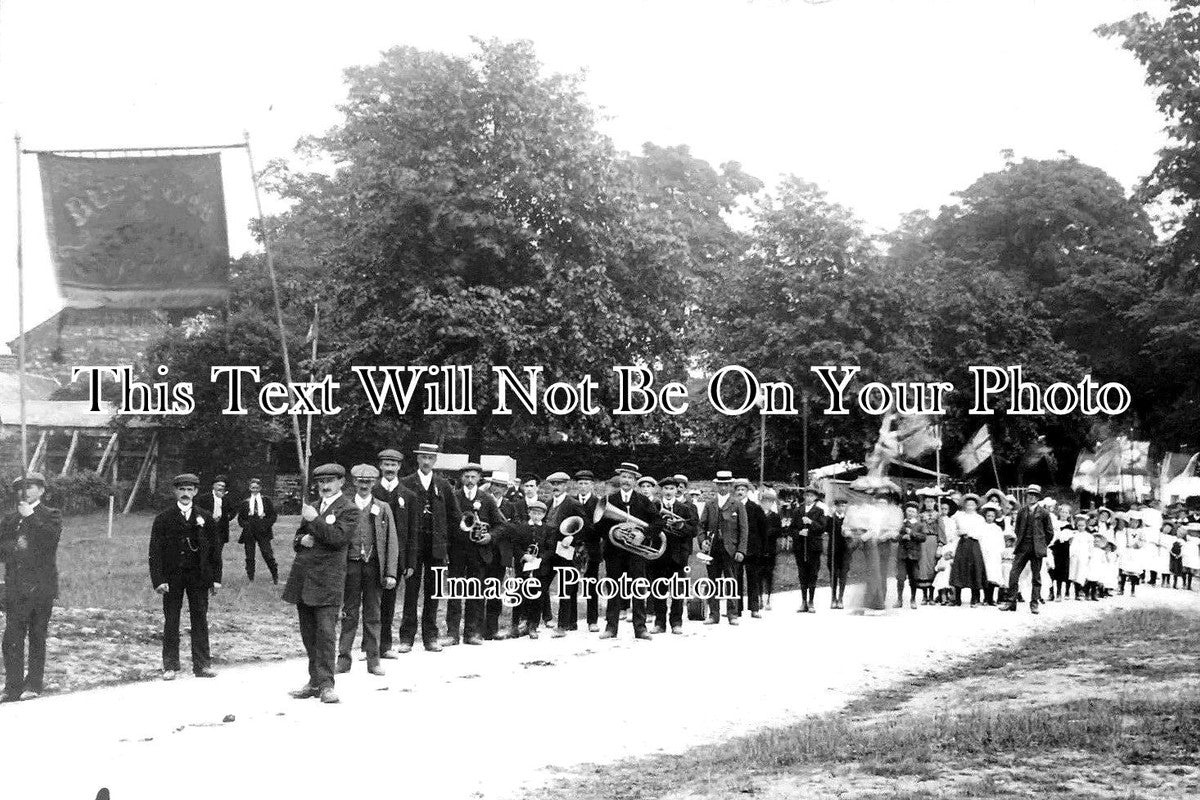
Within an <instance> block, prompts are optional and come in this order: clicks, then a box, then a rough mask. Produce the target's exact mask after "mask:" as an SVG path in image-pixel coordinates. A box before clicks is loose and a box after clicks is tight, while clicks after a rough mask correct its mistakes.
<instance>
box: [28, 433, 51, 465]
mask: <svg viewBox="0 0 1200 800" xmlns="http://www.w3.org/2000/svg"><path fill="white" fill-rule="evenodd" d="M46 436H47V431H42V435H41V436H39V437H38V443H37V447H35V448H34V450H33V458H31V459H30V460H29V465H28V469H29V470H30V471H32V472H36V471H37V465H38V462H39V461H41V460H42V458H43V456H44V455H45V453H46V446H47V445H46Z"/></svg>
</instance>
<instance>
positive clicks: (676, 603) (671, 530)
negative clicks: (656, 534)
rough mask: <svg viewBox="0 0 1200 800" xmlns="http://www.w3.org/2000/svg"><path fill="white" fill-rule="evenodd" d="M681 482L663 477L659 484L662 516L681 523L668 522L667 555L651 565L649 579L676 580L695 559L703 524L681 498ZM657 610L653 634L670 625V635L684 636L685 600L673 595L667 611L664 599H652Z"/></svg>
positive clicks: (665, 533)
mask: <svg viewBox="0 0 1200 800" xmlns="http://www.w3.org/2000/svg"><path fill="white" fill-rule="evenodd" d="M679 487H680V481H679V478H678V477H668V478H663V479H662V480H661V481H659V483H658V489H659V501H660V505H659V514H660V515H661V516H662V518H663V519H664V520H669V519H671V515H675V516H678V517H680V518H682V522H675V523H672V522H665V523H664V526H663V533H664V535H665V536H666V537H667V552H665V553H663V555H662V558H658V559H655V560H654V561H651V562H650V565H649V567H650V580H651V581H654V580H657V579H660V578H661V579H663V581H664V582H666V581H670V580H671V579H672V578H673V577H675V576H678V577H680V578H683V577H684V576H685V573H684V568H685V567H687V565H688V559H690V558H691V557H692V541H693V540H694V539H695V538H696V530H697V528H698V527H699V524H700V521H699V519H697V517H696V508H695V506H693V505H692V504H691V503H688V502H686V501H684V500H681V499H680V498H679ZM651 606H652V610H653V611H654V632H655V633H666V632H667V622H668V621H669V622H670V624H671V633H674V634H682V633H683V598H682V597H679V596H676V595H674V594H672V596H671V601H670V610H669V611H668V603H667V598H666V597H665V596H663V597H658V596H653V599H652V600H651Z"/></svg>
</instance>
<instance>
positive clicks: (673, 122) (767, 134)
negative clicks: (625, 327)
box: [0, 0, 1165, 350]
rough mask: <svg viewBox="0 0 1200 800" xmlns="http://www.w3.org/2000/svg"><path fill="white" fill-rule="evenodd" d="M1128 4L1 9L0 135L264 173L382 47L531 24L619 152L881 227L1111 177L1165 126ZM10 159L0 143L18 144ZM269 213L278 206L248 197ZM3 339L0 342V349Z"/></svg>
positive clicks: (12, 300)
mask: <svg viewBox="0 0 1200 800" xmlns="http://www.w3.org/2000/svg"><path fill="white" fill-rule="evenodd" d="M1164 8H1165V4H1164V3H1163V2H1133V1H1132V0H826V1H825V2H816V1H815V0H808V1H805V0H653V1H652V0H599V1H591V0H589V1H588V2H584V1H582V0H574V1H568V0H555V1H554V2H541V1H540V0H537V1H535V0H530V1H529V2H525V1H523V0H522V1H517V0H512V1H509V0H425V1H424V2H409V1H408V0H391V1H390V2H368V1H367V0H339V1H338V2H336V3H329V2H323V3H315V2H302V1H298V0H290V1H289V2H280V1H278V0H239V1H238V2H232V1H231V0H205V2H203V3H199V2H193V3H180V2H162V0H154V1H153V2H149V1H147V2H142V1H141V0H138V1H133V0H129V1H126V0H105V2H95V0H0V134H3V137H4V141H5V142H9V141H11V138H10V137H11V136H13V135H15V134H16V133H18V132H19V133H20V135H21V136H22V146H23V147H25V148H27V149H49V148H84V147H138V146H168V145H203V144H218V143H232V142H238V141H241V140H242V134H243V131H249V132H250V134H251V141H252V144H253V148H254V158H255V162H256V166H259V167H260V168H261V166H262V165H263V164H265V163H266V162H267V160H269V159H274V158H288V157H290V156H291V155H292V153H293V148H294V147H295V144H296V142H297V140H298V139H299V138H300V137H302V136H305V135H308V134H314V133H321V132H323V131H325V130H327V129H328V128H329V127H331V126H333V125H335V124H336V123H337V122H338V114H337V111H336V108H335V106H336V105H337V104H338V103H339V102H340V101H341V100H342V99H343V97H344V86H343V84H342V70H343V69H344V68H345V67H347V66H351V65H359V64H370V63H374V62H375V61H377V60H378V56H379V53H380V52H381V51H383V50H385V49H387V48H389V47H392V46H395V45H400V44H406V45H412V46H415V47H419V48H424V49H431V50H441V51H446V52H454V53H466V52H469V51H470V50H471V49H472V43H471V37H473V36H477V37H484V38H488V37H498V38H501V39H505V40H511V39H529V40H531V41H532V42H533V43H534V44H535V46H536V50H537V53H538V55H539V57H540V58H541V59H542V61H543V62H544V64H545V66H546V68H547V69H548V70H551V71H556V72H574V71H577V70H580V69H584V70H586V73H587V79H586V82H585V90H586V92H587V95H588V97H589V99H590V101H591V102H592V104H593V105H595V106H597V107H599V108H600V109H601V110H602V113H603V115H604V118H603V120H602V122H601V126H602V129H603V130H604V131H605V132H606V133H607V134H608V135H609V136H611V137H612V139H613V140H614V142H615V143H616V145H617V146H618V147H619V148H620V149H622V150H627V151H637V150H639V149H640V147H641V145H642V143H644V142H647V141H652V142H654V143H656V144H659V145H676V144H687V145H689V146H690V147H691V149H692V152H693V153H694V154H695V155H697V156H699V157H701V158H704V159H706V160H708V161H710V162H711V163H712V164H714V165H717V164H719V163H722V162H724V161H729V160H734V161H739V162H741V163H742V164H743V166H744V167H745V169H746V170H747V171H748V172H750V173H751V174H753V175H756V176H757V177H759V178H761V179H762V180H764V181H765V182H766V183H767V184H768V185H771V184H774V183H775V182H776V181H777V180H778V179H779V178H780V177H781V176H784V175H787V174H795V175H798V176H800V177H802V178H805V179H807V180H811V181H815V182H816V183H818V184H819V185H821V186H822V187H823V188H824V189H825V190H826V191H827V192H828V193H829V195H830V197H831V198H832V199H833V200H836V201H837V202H840V203H842V204H844V205H847V206H849V207H850V208H852V209H853V210H854V211H855V212H856V213H857V215H858V216H859V218H860V219H862V220H863V221H864V223H865V224H866V225H867V227H868V229H870V230H872V231H876V232H882V231H885V230H889V229H891V228H893V227H895V225H896V224H897V222H898V221H899V218H900V215H901V214H903V213H905V212H908V211H911V210H914V209H928V210H931V211H936V209H937V208H939V207H940V206H941V205H943V204H946V203H949V202H952V201H953V193H954V192H955V191H957V190H961V189H964V188H966V187H967V186H969V185H970V184H971V183H972V182H973V181H974V180H975V179H976V178H978V177H979V176H980V175H982V174H984V173H985V172H989V171H993V170H996V169H1000V168H1001V167H1003V164H1004V159H1003V157H1002V156H1001V151H1003V150H1006V149H1010V150H1012V151H1014V152H1015V154H1016V156H1017V157H1018V158H1020V157H1033V158H1051V157H1054V156H1055V155H1057V154H1058V153H1059V152H1060V151H1065V152H1067V153H1070V154H1072V155H1075V156H1076V157H1078V158H1079V159H1081V160H1083V161H1085V162H1087V163H1090V164H1094V165H1096V166H1098V167H1101V168H1102V169H1104V170H1106V171H1107V172H1109V173H1110V174H1111V175H1113V176H1114V177H1115V178H1116V179H1117V180H1118V181H1120V183H1121V184H1122V185H1124V186H1125V187H1126V188H1132V187H1133V186H1134V185H1135V184H1136V182H1137V181H1138V179H1139V178H1141V177H1142V176H1144V175H1145V174H1146V173H1147V172H1149V171H1150V169H1151V168H1152V167H1153V165H1154V162H1155V159H1156V156H1155V154H1156V151H1157V150H1158V149H1159V148H1160V147H1162V145H1163V144H1164V142H1165V138H1164V135H1163V132H1162V129H1163V125H1164V120H1163V118H1162V117H1161V116H1160V115H1159V114H1158V112H1157V109H1156V108H1155V106H1154V97H1153V93H1152V91H1151V90H1150V89H1149V88H1148V87H1146V86H1145V84H1144V79H1145V73H1144V71H1143V69H1142V67H1141V66H1140V65H1139V64H1138V63H1137V62H1136V61H1134V59H1133V57H1132V56H1131V55H1130V54H1128V53H1127V52H1125V51H1123V50H1121V49H1120V47H1119V45H1118V44H1117V42H1115V41H1110V40H1105V39H1101V38H1100V37H1098V36H1097V35H1096V34H1095V33H1094V29H1095V27H1096V26H1097V25H1099V24H1102V23H1105V22H1112V21H1116V20H1119V19H1122V18H1125V17H1127V16H1129V15H1131V14H1133V13H1136V12H1138V11H1143V10H1145V11H1150V12H1154V13H1161V12H1162V10H1163V9H1164ZM11 152H12V151H11V150H10V153H11ZM15 166H16V157H15V155H10V156H8V157H3V156H0V187H3V189H0V195H2V196H0V254H2V255H0V342H3V341H8V340H9V339H11V338H13V337H14V336H16V334H17V331H18V326H17V275H16V272H17V270H16V228H17V226H16V205H17V204H16V199H15V191H14V190H13V188H12V187H13V186H14V177H15ZM223 170H224V178H225V197H226V208H227V218H228V221H229V234H230V246H231V251H232V253H233V254H234V255H239V254H241V253H243V252H245V251H246V250H249V249H252V248H253V247H254V244H253V242H252V241H251V240H250V237H249V235H248V233H247V224H248V221H249V220H250V218H251V216H252V214H253V211H254V197H253V193H252V190H251V184H250V177H249V171H248V168H247V164H246V158H245V153H244V151H241V150H233V151H229V152H227V153H226V154H225V155H224V156H223ZM22 182H23V192H22V194H23V201H22V203H21V208H22V210H23V214H24V224H23V226H22V228H23V231H24V255H25V257H24V263H25V273H26V277H25V299H26V308H25V322H26V327H27V328H29V327H32V326H33V325H36V324H37V323H39V322H41V321H42V320H44V319H45V318H46V317H48V316H50V315H51V314H53V313H54V312H55V311H57V310H58V309H59V308H60V307H61V302H60V301H59V298H58V292H57V287H56V283H55V280H54V275H53V269H52V267H51V265H50V260H49V255H48V249H47V245H46V234H45V227H44V223H43V219H42V205H41V195H40V192H41V189H40V186H39V185H38V180H37V162H36V159H35V157H33V156H26V157H25V158H24V159H23V160H22ZM264 203H265V205H266V208H267V211H268V213H269V212H270V211H271V210H278V209H279V208H280V206H279V205H278V203H276V202H275V201H274V200H273V199H272V198H270V197H266V198H264ZM2 349H3V345H2V344H0V350H2Z"/></svg>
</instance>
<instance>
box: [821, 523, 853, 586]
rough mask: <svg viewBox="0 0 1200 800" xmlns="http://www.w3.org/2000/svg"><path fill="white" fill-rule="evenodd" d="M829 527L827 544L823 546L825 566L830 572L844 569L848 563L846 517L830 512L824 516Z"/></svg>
mask: <svg viewBox="0 0 1200 800" xmlns="http://www.w3.org/2000/svg"><path fill="white" fill-rule="evenodd" d="M825 522H826V527H828V529H829V546H828V547H827V548H825V552H826V556H825V566H826V567H827V568H828V569H829V572H830V574H833V573H834V572H837V571H839V570H843V569H846V568H847V567H848V566H849V564H850V561H849V559H850V540H849V539H847V538H846V532H845V528H846V518H845V517H839V516H838V515H837V514H831V515H829V516H828V517H826V518H825Z"/></svg>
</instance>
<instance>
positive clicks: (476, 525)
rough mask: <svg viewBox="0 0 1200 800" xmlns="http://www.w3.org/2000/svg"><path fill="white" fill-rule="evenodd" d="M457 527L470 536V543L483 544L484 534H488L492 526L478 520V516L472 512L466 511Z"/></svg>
mask: <svg viewBox="0 0 1200 800" xmlns="http://www.w3.org/2000/svg"><path fill="white" fill-rule="evenodd" d="M458 527H459V528H461V529H462V530H463V531H464V532H466V533H469V534H471V541H472V542H474V543H475V544H480V543H482V542H483V537H484V534H486V533H488V532H489V531H490V530H491V529H492V526H491V525H488V524H487V523H486V522H484V521H483V520H481V519H480V518H479V515H478V514H476V513H475V512H474V511H468V512H467V513H465V514H463V515H462V519H461V520H459V523H458Z"/></svg>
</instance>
